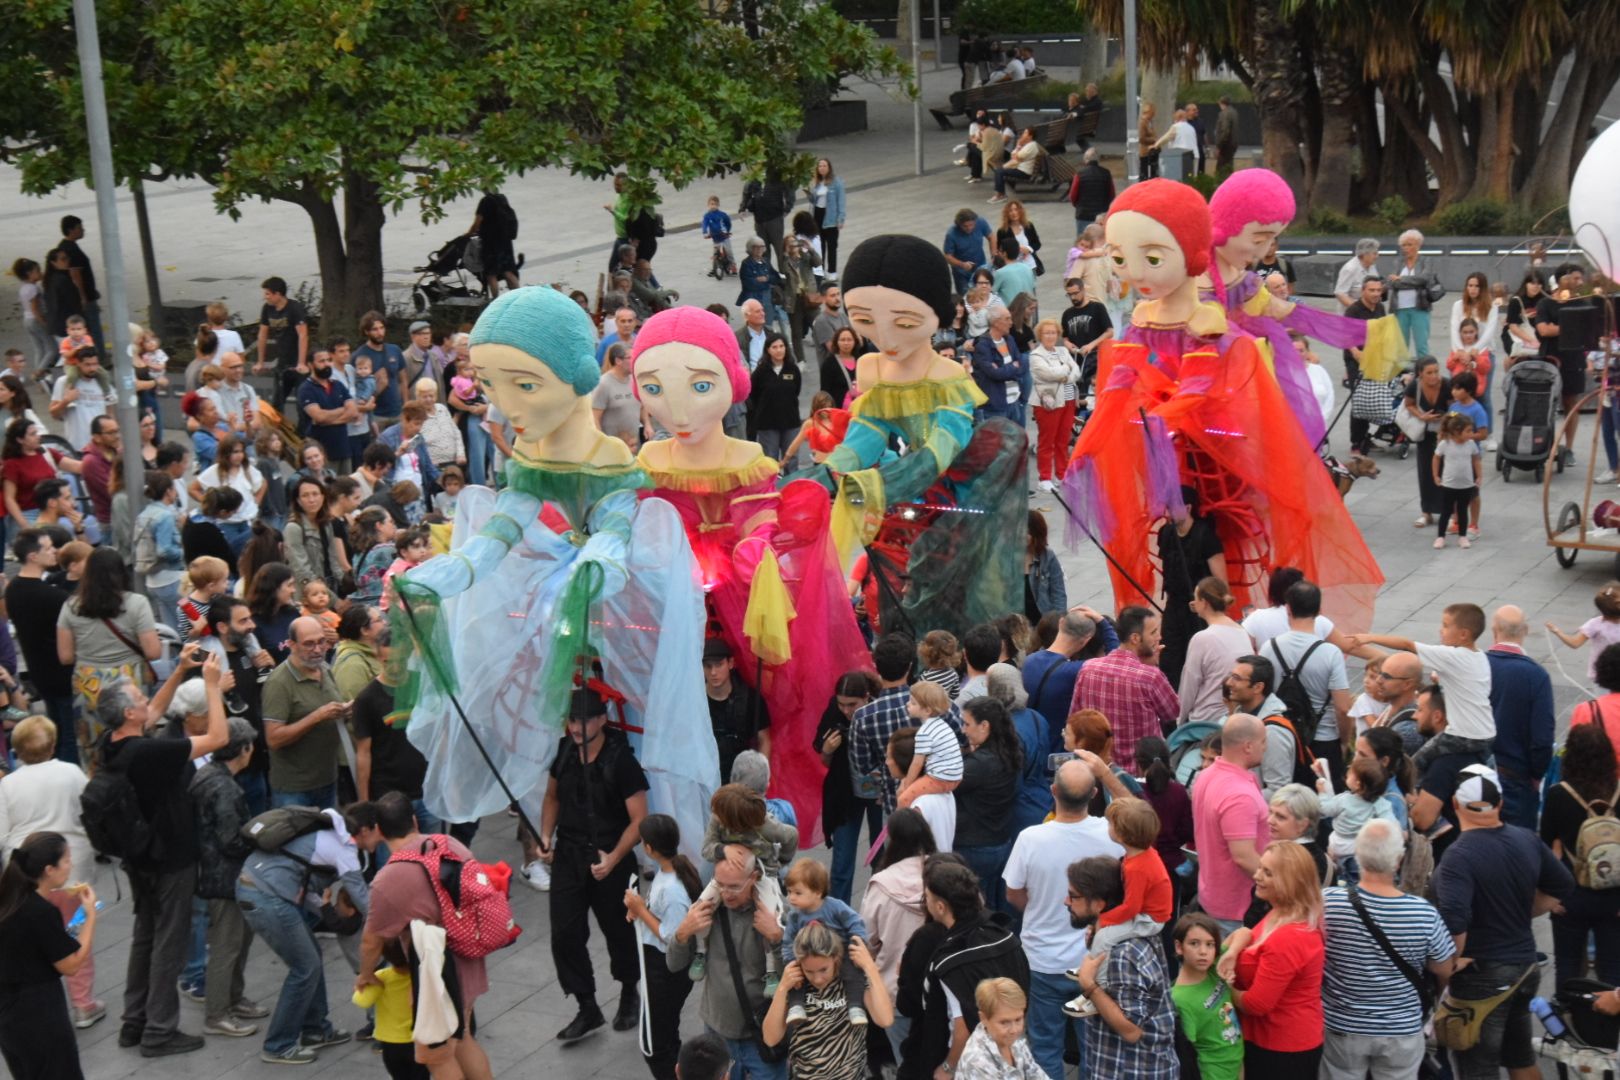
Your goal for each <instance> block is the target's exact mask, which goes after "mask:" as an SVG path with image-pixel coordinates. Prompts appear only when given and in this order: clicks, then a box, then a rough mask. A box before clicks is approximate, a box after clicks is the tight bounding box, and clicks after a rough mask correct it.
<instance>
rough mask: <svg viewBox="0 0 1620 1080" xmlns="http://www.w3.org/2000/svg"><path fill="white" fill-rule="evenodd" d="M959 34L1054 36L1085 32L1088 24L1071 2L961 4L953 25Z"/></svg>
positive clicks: (980, 0) (976, 0)
mask: <svg viewBox="0 0 1620 1080" xmlns="http://www.w3.org/2000/svg"><path fill="white" fill-rule="evenodd" d="M952 25H953V26H954V27H955V29H956V31H957V32H958V33H961V32H963V31H965V30H972V31H982V32H984V33H986V34H989V35H991V36H992V37H995V36H997V35H1010V34H1054V33H1060V32H1065V31H1075V30H1084V29H1086V28H1087V27H1088V26H1089V24H1088V23H1087V22H1086V20H1085V19H1084V18H1083V17H1081V15H1080V13H1079V12H1077V11H1076V10H1075V6H1074V2H1073V0H960V2H959V3H958V4H957V5H956V16H955V18H954V19H953V21H952Z"/></svg>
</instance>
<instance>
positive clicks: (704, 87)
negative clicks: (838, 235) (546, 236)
mask: <svg viewBox="0 0 1620 1080" xmlns="http://www.w3.org/2000/svg"><path fill="white" fill-rule="evenodd" d="M0 13H4V14H5V15H6V16H9V18H8V26H9V27H10V28H12V30H13V34H12V35H11V37H10V38H9V40H7V41H6V43H5V44H4V45H0V56H4V55H6V53H10V54H11V56H10V58H11V59H14V60H16V61H17V63H16V65H15V66H13V67H12V68H11V69H10V70H12V71H14V72H17V73H18V74H24V73H27V74H32V75H37V76H38V77H39V81H38V82H37V83H30V82H28V81H26V80H19V81H8V88H7V90H6V91H5V92H4V93H3V94H0V118H3V119H4V120H6V121H8V122H9V126H8V128H7V130H8V131H11V132H14V133H16V134H14V135H13V136H12V138H11V139H10V141H9V142H10V145H9V149H10V154H11V156H13V157H14V158H16V159H18V160H19V161H20V163H21V165H22V167H23V176H24V187H25V190H28V191H31V192H43V191H47V190H50V189H51V188H52V187H55V186H56V185H58V184H60V183H62V182H64V181H65V180H68V179H71V178H75V177H80V176H86V175H88V172H89V170H88V167H87V161H86V157H85V153H84V148H83V145H82V143H83V137H82V134H81V129H82V122H81V117H80V115H79V109H78V108H77V107H76V105H75V104H74V103H75V102H77V101H78V100H79V89H78V79H77V61H76V58H75V57H74V55H73V52H72V34H71V32H70V31H68V30H64V29H63V28H64V27H65V26H67V25H68V24H69V20H70V18H71V6H70V2H69V0H0ZM717 14H718V17H710V16H709V15H706V14H705V11H704V8H703V7H701V6H700V4H699V3H698V0H618V2H616V3H614V4H612V5H592V4H590V3H587V2H585V0H385V2H380V3H379V2H376V0H327V2H325V3H323V4H321V5H319V6H317V7H304V8H300V9H297V10H292V9H289V8H288V7H287V6H286V5H285V4H282V3H272V2H269V0H110V2H109V3H103V4H101V5H99V16H100V20H101V29H102V34H103V41H104V44H103V50H104V53H105V55H106V63H105V68H106V78H107V86H108V97H109V101H108V107H109V111H110V114H111V118H112V127H113V141H114V144H115V147H116V149H117V159H118V160H117V164H118V169H119V175H120V178H121V179H127V178H130V177H145V178H149V179H150V178H156V177H165V176H191V177H198V178H201V179H204V180H206V181H208V182H209V183H210V184H213V185H214V186H215V187H216V193H215V202H216V204H217V206H218V207H219V209H220V210H222V211H224V212H227V213H232V214H235V213H238V212H239V207H240V206H241V204H242V203H243V202H244V201H246V200H249V199H260V200H266V201H268V200H272V199H275V200H281V201H285V202H290V203H294V204H296V205H298V206H300V207H302V208H303V209H304V210H305V212H306V213H307V214H308V215H309V218H310V222H311V226H312V230H313V233H314V239H315V247H316V252H317V257H318V259H319V263H320V269H321V287H322V308H323V318H324V319H325V320H327V321H328V325H333V326H338V327H347V326H349V325H352V324H353V323H354V322H355V321H356V320H357V319H358V317H359V315H360V313H361V312H363V311H365V310H367V309H370V308H380V307H381V306H382V278H383V273H382V266H383V263H382V230H383V226H384V224H385V223H386V221H387V218H388V215H389V213H390V212H398V211H401V210H402V209H404V208H405V207H406V206H407V204H411V203H414V204H415V208H416V210H417V212H419V213H420V214H421V216H422V219H423V220H424V221H435V220H438V219H440V218H442V217H443V215H444V212H445V207H446V205H447V204H449V203H450V202H451V201H453V200H455V199H459V198H462V197H464V196H467V195H470V194H473V193H476V192H478V191H481V190H492V189H495V188H498V187H499V186H500V184H501V183H502V181H503V179H504V178H505V177H506V176H507V175H509V174H512V173H519V174H521V173H523V172H526V171H527V170H530V169H535V168H540V167H545V166H564V167H567V168H569V169H570V170H572V171H574V172H577V173H583V174H584V175H586V176H591V177H603V176H607V175H609V174H611V173H612V172H613V171H614V170H615V169H619V168H625V169H627V170H628V172H629V174H630V177H631V191H632V194H633V197H634V198H635V199H636V200H637V201H638V202H640V203H643V204H644V203H647V202H650V201H651V200H652V197H653V195H652V192H653V180H654V177H662V178H663V179H664V180H666V181H668V182H670V183H671V184H673V185H675V186H677V187H684V186H686V185H688V184H690V183H693V182H695V181H697V180H699V179H701V178H703V177H709V176H719V175H723V174H726V173H729V172H736V171H739V170H762V169H763V168H765V167H773V168H777V169H780V170H783V171H786V172H792V173H794V174H799V173H801V172H803V171H804V170H805V168H806V167H805V165H804V163H803V161H801V160H800V158H799V157H798V156H797V155H795V154H794V153H793V152H792V149H791V139H792V136H793V134H794V132H796V131H797V129H798V127H799V125H800V123H801V122H802V100H803V98H802V92H803V90H804V88H805V87H806V86H807V85H811V84H817V83H820V84H826V83H828V82H829V81H832V82H836V80H837V79H838V78H839V77H840V76H843V75H845V74H848V73H851V72H863V73H875V74H876V73H881V74H896V73H902V72H904V70H905V69H904V67H903V65H902V64H901V63H900V61H899V59H898V57H896V56H895V55H894V54H893V53H892V52H891V51H888V50H884V49H880V48H878V46H877V45H876V42H875V39H874V38H873V37H872V36H871V34H870V33H868V32H866V31H865V30H862V29H859V28H857V27H855V26H853V25H851V24H850V23H848V22H846V21H845V20H843V19H842V18H840V17H839V16H838V15H837V14H835V13H834V12H833V11H832V10H831V8H825V7H817V8H807V7H805V6H804V5H803V4H800V3H795V2H794V0H778V2H768V0H762V2H760V3H757V4H755V3H750V5H749V12H748V15H749V18H750V25H747V26H745V25H744V18H743V12H742V11H741V10H740V9H735V10H734V9H733V8H732V7H731V6H730V5H725V6H722V7H720V8H719V9H717ZM907 85H908V87H909V83H908V84H907ZM41 88H43V89H41Z"/></svg>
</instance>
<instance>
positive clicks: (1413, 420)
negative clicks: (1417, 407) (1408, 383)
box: [1395, 398, 1429, 443]
mask: <svg viewBox="0 0 1620 1080" xmlns="http://www.w3.org/2000/svg"><path fill="white" fill-rule="evenodd" d="M1413 400H1414V402H1415V401H1416V398H1414V399H1413ZM1395 426H1396V427H1398V428H1400V429H1401V434H1402V435H1405V436H1406V437H1407V438H1408V439H1411V440H1412V441H1413V442H1415V443H1417V442H1422V441H1423V440H1424V439H1426V438H1428V437H1429V422H1428V421H1427V420H1425V419H1423V418H1422V417H1420V416H1418V415H1417V414H1416V413H1414V412H1413V411H1412V410H1411V409H1408V408H1407V407H1406V404H1405V402H1404V401H1403V402H1402V403H1401V404H1399V405H1397V406H1395Z"/></svg>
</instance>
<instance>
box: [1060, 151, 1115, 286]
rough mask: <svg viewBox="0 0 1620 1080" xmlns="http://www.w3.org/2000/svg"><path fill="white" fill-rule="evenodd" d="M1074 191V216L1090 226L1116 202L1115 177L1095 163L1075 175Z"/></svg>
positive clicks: (1072, 200)
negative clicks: (1110, 204) (1109, 205)
mask: <svg viewBox="0 0 1620 1080" xmlns="http://www.w3.org/2000/svg"><path fill="white" fill-rule="evenodd" d="M1073 191H1074V196H1073V198H1071V199H1070V200H1069V201H1070V202H1072V203H1073V204H1074V216H1075V218H1076V220H1078V221H1083V222H1085V223H1086V224H1088V225H1089V224H1091V223H1092V222H1094V221H1096V220H1097V218H1098V217H1100V216H1101V215H1102V214H1104V213H1106V212H1107V210H1108V204H1109V203H1111V202H1113V201H1114V177H1113V175H1112V174H1111V173H1109V171H1108V170H1107V169H1105V168H1103V167H1102V166H1101V165H1099V164H1097V163H1096V162H1095V161H1094V162H1092V163H1091V164H1090V165H1086V166H1084V167H1083V168H1081V170H1080V171H1079V172H1078V173H1077V174H1075V178H1074V187H1073ZM1092 299H1100V298H1098V297H1093V298H1092Z"/></svg>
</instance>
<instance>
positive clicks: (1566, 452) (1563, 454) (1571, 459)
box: [1558, 448, 1575, 469]
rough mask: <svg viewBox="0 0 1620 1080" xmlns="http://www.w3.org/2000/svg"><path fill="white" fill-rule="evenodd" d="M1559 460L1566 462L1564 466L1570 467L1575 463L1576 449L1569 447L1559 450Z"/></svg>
mask: <svg viewBox="0 0 1620 1080" xmlns="http://www.w3.org/2000/svg"><path fill="white" fill-rule="evenodd" d="M1558 460H1559V461H1562V462H1563V463H1564V468H1566V469H1567V468H1569V467H1570V466H1571V465H1573V464H1575V451H1573V450H1570V449H1568V448H1565V449H1563V450H1560V451H1558Z"/></svg>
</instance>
